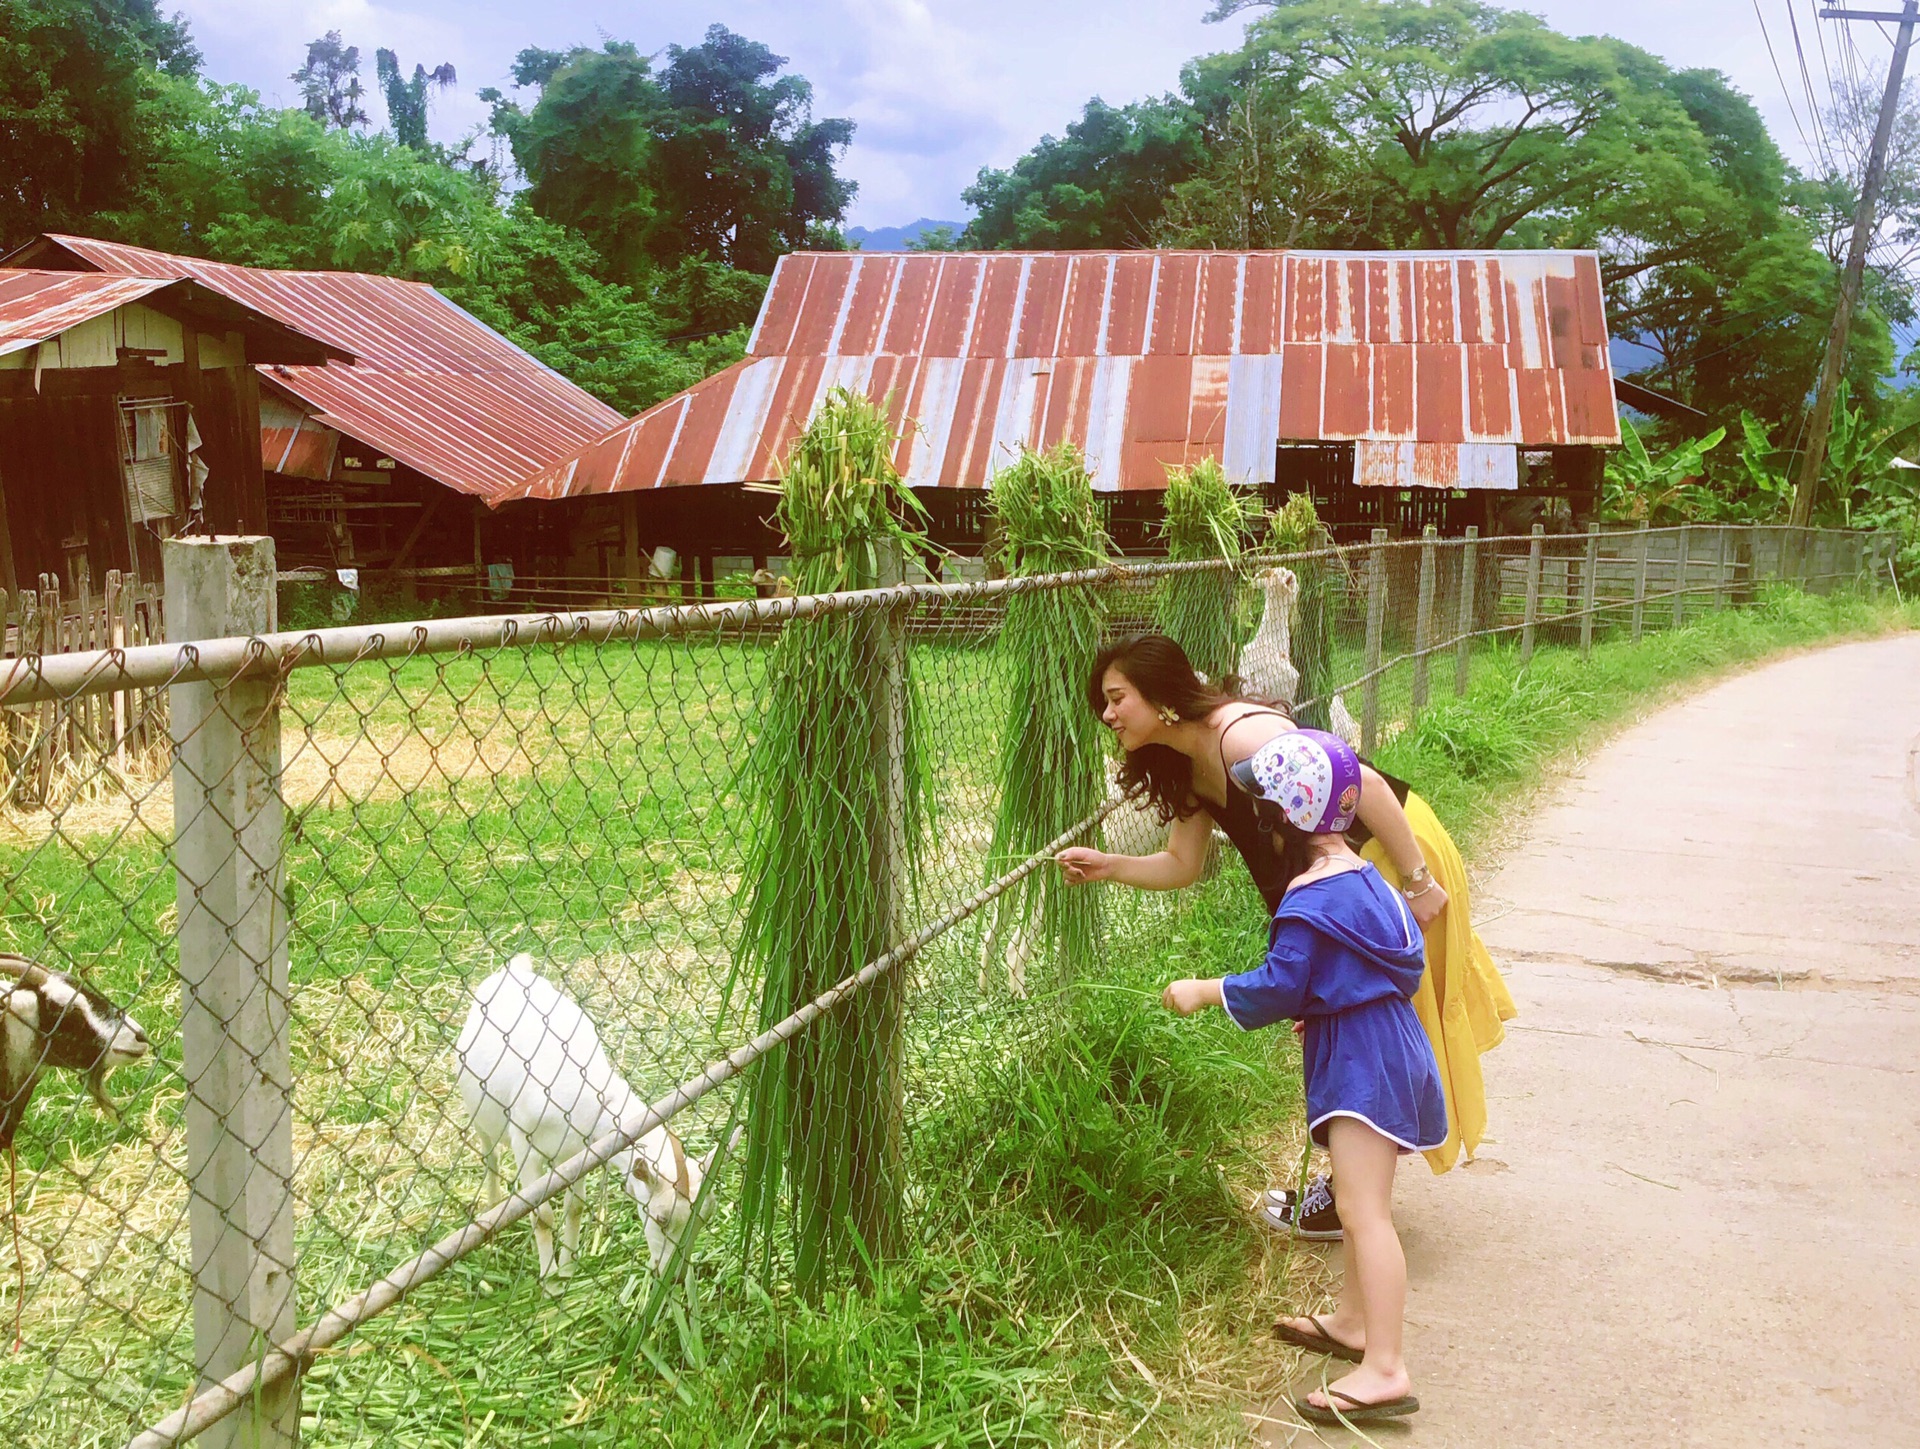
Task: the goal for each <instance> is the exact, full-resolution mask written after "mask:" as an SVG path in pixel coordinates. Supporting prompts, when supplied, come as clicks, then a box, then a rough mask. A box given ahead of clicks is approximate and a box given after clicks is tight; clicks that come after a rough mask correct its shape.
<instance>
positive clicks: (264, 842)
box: [163, 536, 300, 1449]
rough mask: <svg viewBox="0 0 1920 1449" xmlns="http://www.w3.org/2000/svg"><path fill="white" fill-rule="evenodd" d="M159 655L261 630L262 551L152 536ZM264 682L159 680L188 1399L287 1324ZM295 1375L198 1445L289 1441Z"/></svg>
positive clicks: (268, 581) (275, 905)
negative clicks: (156, 543) (162, 641)
mask: <svg viewBox="0 0 1920 1449" xmlns="http://www.w3.org/2000/svg"><path fill="white" fill-rule="evenodd" d="M163 559H164V564H165V570H166V588H167V605H166V628H167V641H168V642H169V643H173V644H178V643H186V642H188V641H190V640H196V639H218V638H224V637H230V636H245V635H255V634H267V633H271V632H273V630H274V628H275V600H274V588H275V585H274V579H275V572H274V551H273V540H272V539H271V538H235V537H230V536H229V537H222V538H191V539H169V540H167V541H166V543H165V544H164V546H163ZM279 688H280V682H279V680H278V679H277V678H276V677H274V676H272V675H271V674H269V675H266V676H264V677H256V678H247V679H241V680H239V681H238V682H233V683H227V684H176V685H173V686H172V688H171V692H170V701H169V703H170V705H171V711H172V716H173V721H172V731H173V747H174V758H173V809H174V871H175V876H176V881H177V887H176V903H177V908H178V911H179V927H178V944H179V953H180V965H179V970H180V982H181V987H182V1006H181V1019H180V1045H181V1075H182V1077H183V1078H184V1080H185V1084H186V1102H185V1118H186V1133H187V1181H188V1191H189V1205H188V1219H189V1226H190V1232H191V1237H192V1244H193V1249H192V1263H193V1280H194V1290H193V1345H194V1367H195V1369H196V1370H197V1372H198V1374H199V1386H200V1388H201V1389H206V1388H208V1387H210V1386H211V1385H213V1384H214V1383H216V1382H217V1381H219V1380H220V1379H223V1378H225V1377H226V1376H227V1375H228V1374H230V1373H233V1372H234V1371H235V1370H236V1369H239V1368H241V1367H243V1366H244V1365H245V1364H247V1363H248V1362H249V1361H251V1360H252V1359H253V1358H255V1357H256V1356H257V1355H258V1354H259V1353H260V1352H261V1350H262V1348H263V1347H264V1346H265V1345H266V1344H269V1343H277V1342H280V1341H282V1340H284V1339H286V1338H288V1337H289V1336H290V1335H291V1334H292V1333H293V1332H294V1330H295V1328H296V1327H297V1326H298V1325H297V1324H296V1322H295V1304H294V1280H295V1259H294V1240H293V1071H292V1064H291V1051H290V1032H289V1013H288V996H287V928H288V922H287V909H286V900H285V895H284V877H283V875H282V872H281V861H280V850H281V839H282V826H283V817H284V810H285V802H284V801H283V800H282V798H281V794H280V704H279ZM299 1427H300V1391H299V1384H298V1380H297V1378H289V1379H287V1380H284V1381H282V1382H281V1383H280V1384H278V1385H276V1386H275V1387H273V1388H271V1389H268V1390H265V1391H264V1392H263V1393H262V1395H261V1397H260V1400H259V1402H258V1403H256V1404H253V1405H250V1406H249V1407H248V1408H246V1409H244V1410H242V1411H241V1412H240V1413H237V1414H235V1415H233V1416H232V1417H231V1418H229V1419H227V1420H226V1421H225V1422H223V1423H221V1424H220V1425H218V1426H217V1427H215V1428H214V1429H213V1430H211V1431H210V1432H209V1433H208V1434H207V1435H206V1436H205V1437H203V1438H202V1439H201V1440H200V1443H201V1444H203V1445H217V1446H246V1449H275V1446H292V1445H293V1444H295V1443H296V1442H297V1441H298V1437H299Z"/></svg>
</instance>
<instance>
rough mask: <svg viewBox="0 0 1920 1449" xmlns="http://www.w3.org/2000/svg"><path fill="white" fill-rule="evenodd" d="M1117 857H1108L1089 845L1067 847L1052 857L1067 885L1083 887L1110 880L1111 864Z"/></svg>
mask: <svg viewBox="0 0 1920 1449" xmlns="http://www.w3.org/2000/svg"><path fill="white" fill-rule="evenodd" d="M1117 859H1119V857H1118V856H1112V855H1108V854H1107V853H1106V852H1105V851H1104V850H1095V849H1094V848H1093V847H1092V846H1090V845H1069V846H1068V847H1067V848H1066V849H1065V850H1063V851H1061V852H1060V853H1059V854H1058V855H1056V856H1054V860H1055V861H1056V862H1058V863H1059V866H1060V875H1061V878H1062V879H1063V880H1065V881H1066V883H1067V884H1068V885H1085V884H1086V883H1087V882H1088V881H1093V880H1111V879H1112V878H1113V863H1114V861H1116V860H1117Z"/></svg>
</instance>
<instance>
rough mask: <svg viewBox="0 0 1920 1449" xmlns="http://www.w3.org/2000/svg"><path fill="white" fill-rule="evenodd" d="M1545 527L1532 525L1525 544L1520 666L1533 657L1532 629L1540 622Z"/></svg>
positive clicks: (1537, 524) (1539, 524) (1526, 663)
mask: <svg viewBox="0 0 1920 1449" xmlns="http://www.w3.org/2000/svg"><path fill="white" fill-rule="evenodd" d="M1546 541H1547V528H1546V525H1545V524H1543V523H1536V524H1534V526H1533V541H1532V542H1531V543H1529V544H1528V545H1527V611H1526V613H1525V614H1523V615H1522V616H1521V620H1520V666H1521V668H1523V669H1524V668H1525V667H1526V666H1527V665H1528V664H1529V663H1530V662H1531V661H1532V659H1533V631H1534V629H1535V627H1536V626H1537V625H1538V624H1539V622H1540V553H1541V550H1542V549H1544V548H1545V547H1546Z"/></svg>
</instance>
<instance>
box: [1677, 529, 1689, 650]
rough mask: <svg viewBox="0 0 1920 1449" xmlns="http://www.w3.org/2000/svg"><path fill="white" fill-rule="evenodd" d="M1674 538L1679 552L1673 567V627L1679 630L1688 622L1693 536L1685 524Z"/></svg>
mask: <svg viewBox="0 0 1920 1449" xmlns="http://www.w3.org/2000/svg"><path fill="white" fill-rule="evenodd" d="M1674 537H1675V546H1676V550H1677V551H1676V552H1675V554H1674V559H1675V563H1674V566H1673V627H1674V628H1676V629H1678V628H1679V627H1680V626H1681V625H1682V624H1684V623H1686V622H1687V565H1688V564H1689V563H1690V562H1691V561H1692V560H1690V559H1689V558H1688V557H1687V555H1688V554H1689V553H1691V552H1692V547H1693V534H1692V531H1691V530H1690V529H1689V528H1688V527H1687V525H1686V524H1684V523H1683V524H1681V525H1680V532H1679V533H1678V534H1676V535H1675V536H1674Z"/></svg>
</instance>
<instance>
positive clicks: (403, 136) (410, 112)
mask: <svg viewBox="0 0 1920 1449" xmlns="http://www.w3.org/2000/svg"><path fill="white" fill-rule="evenodd" d="M373 59H374V73H375V74H376V75H377V76H379V78H380V91H381V94H383V95H384V96H385V97H386V98H387V119H388V120H389V121H390V122H392V123H393V134H394V137H395V139H397V140H398V141H399V142H400V144H401V145H403V146H411V147H412V148H413V149H414V150H416V151H424V150H426V149H427V87H428V85H429V84H431V85H433V86H435V87H437V88H438V89H440V90H443V91H444V90H447V89H450V88H451V87H452V86H453V85H454V83H455V82H456V81H457V80H458V79H459V77H458V76H456V75H455V74H454V72H453V66H452V64H451V63H450V62H449V63H445V64H442V65H439V66H436V67H435V68H434V69H433V70H432V71H429V70H428V69H427V68H426V67H425V66H424V65H416V66H414V68H413V79H411V80H402V79H401V78H400V57H399V56H397V55H395V54H394V53H393V52H392V51H390V50H379V51H375V52H374V58H373Z"/></svg>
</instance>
